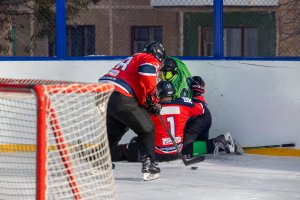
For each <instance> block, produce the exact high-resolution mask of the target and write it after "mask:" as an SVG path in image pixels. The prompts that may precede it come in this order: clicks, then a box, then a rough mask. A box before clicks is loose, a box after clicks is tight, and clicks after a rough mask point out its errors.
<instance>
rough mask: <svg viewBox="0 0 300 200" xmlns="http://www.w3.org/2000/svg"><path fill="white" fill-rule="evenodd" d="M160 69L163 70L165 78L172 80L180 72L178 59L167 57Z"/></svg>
mask: <svg viewBox="0 0 300 200" xmlns="http://www.w3.org/2000/svg"><path fill="white" fill-rule="evenodd" d="M160 71H161V72H162V75H163V76H162V79H163V80H167V81H168V80H172V79H173V77H174V76H175V75H176V74H177V73H178V66H177V63H176V61H175V60H174V59H172V58H170V57H167V58H166V60H165V63H164V65H163V66H162V68H161V69H160Z"/></svg>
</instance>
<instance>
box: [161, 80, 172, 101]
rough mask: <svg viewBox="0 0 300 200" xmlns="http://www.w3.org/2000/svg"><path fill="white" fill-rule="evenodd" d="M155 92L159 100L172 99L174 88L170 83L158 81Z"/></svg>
mask: <svg viewBox="0 0 300 200" xmlns="http://www.w3.org/2000/svg"><path fill="white" fill-rule="evenodd" d="M157 91H158V96H159V98H163V97H173V96H174V94H175V88H174V86H173V84H172V82H171V81H160V82H159V83H158V84H157Z"/></svg>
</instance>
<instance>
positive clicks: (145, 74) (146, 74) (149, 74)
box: [139, 72, 156, 76]
mask: <svg viewBox="0 0 300 200" xmlns="http://www.w3.org/2000/svg"><path fill="white" fill-rule="evenodd" d="M139 74H141V75H143V76H156V73H155V74H154V73H143V72H139Z"/></svg>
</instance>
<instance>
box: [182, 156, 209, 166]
mask: <svg viewBox="0 0 300 200" xmlns="http://www.w3.org/2000/svg"><path fill="white" fill-rule="evenodd" d="M182 160H183V163H184V165H185V166H188V165H193V164H196V163H199V162H203V161H204V160H205V157H204V156H196V157H192V158H188V159H187V158H183V159H182Z"/></svg>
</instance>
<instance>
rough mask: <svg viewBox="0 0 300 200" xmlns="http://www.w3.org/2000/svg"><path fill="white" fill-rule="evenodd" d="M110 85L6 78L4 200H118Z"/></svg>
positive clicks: (2, 83)
mask: <svg viewBox="0 0 300 200" xmlns="http://www.w3.org/2000/svg"><path fill="white" fill-rule="evenodd" d="M113 89H114V86H113V85H112V84H107V83H101V84H100V83H99V84H92V83H76V82H67V81H50V80H27V79H1V78H0V199H38V200H44V199H47V200H49V199H76V200H81V199H82V200H83V199H116V190H115V183H114V176H113V171H112V167H111V158H110V152H109V147H108V140H107V132H106V108H107V103H108V99H109V97H110V95H111V93H112V91H113Z"/></svg>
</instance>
